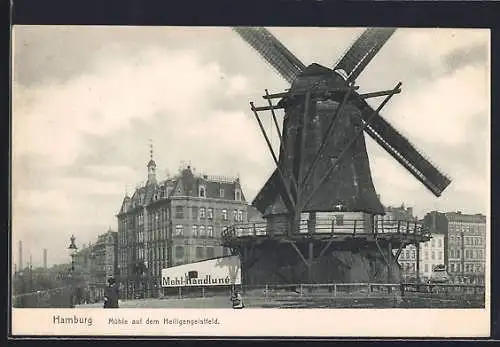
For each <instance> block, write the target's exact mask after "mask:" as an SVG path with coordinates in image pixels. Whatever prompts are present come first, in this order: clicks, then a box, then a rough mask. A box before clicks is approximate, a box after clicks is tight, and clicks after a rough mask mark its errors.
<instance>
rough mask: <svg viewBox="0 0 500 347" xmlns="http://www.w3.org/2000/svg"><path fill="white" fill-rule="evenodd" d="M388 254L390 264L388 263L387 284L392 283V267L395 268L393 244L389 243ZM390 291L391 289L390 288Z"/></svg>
mask: <svg viewBox="0 0 500 347" xmlns="http://www.w3.org/2000/svg"><path fill="white" fill-rule="evenodd" d="M387 253H388V255H387V256H388V258H389V259H388V260H389V261H388V262H387V283H391V280H392V266H393V261H392V259H393V256H392V243H391V241H389V242H388V243H387ZM388 289H389V290H390V289H391V288H390V287H389V288H388Z"/></svg>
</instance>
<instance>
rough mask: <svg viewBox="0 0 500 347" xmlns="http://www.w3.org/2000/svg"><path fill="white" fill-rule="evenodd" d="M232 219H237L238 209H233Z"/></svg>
mask: <svg viewBox="0 0 500 347" xmlns="http://www.w3.org/2000/svg"><path fill="white" fill-rule="evenodd" d="M234 220H235V221H237V220H238V210H234Z"/></svg>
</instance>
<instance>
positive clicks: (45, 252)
mask: <svg viewBox="0 0 500 347" xmlns="http://www.w3.org/2000/svg"><path fill="white" fill-rule="evenodd" d="M43 269H44V270H47V248H44V249H43Z"/></svg>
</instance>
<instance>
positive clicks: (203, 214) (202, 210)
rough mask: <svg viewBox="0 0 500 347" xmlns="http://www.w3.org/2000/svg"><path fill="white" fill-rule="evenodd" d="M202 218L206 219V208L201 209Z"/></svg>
mask: <svg viewBox="0 0 500 347" xmlns="http://www.w3.org/2000/svg"><path fill="white" fill-rule="evenodd" d="M200 218H205V207H200Z"/></svg>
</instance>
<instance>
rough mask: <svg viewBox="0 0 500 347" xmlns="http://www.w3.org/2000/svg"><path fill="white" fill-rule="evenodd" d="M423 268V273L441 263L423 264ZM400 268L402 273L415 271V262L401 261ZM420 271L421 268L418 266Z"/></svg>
mask: <svg viewBox="0 0 500 347" xmlns="http://www.w3.org/2000/svg"><path fill="white" fill-rule="evenodd" d="M423 265H424V266H423V270H424V272H425V273H427V272H431V271H432V270H433V269H434V268H435V267H436V266H438V265H441V264H428V263H427V264H423ZM401 270H402V271H403V272H404V273H411V272H413V273H414V272H416V271H417V264H416V263H401ZM420 271H422V268H420Z"/></svg>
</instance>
